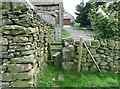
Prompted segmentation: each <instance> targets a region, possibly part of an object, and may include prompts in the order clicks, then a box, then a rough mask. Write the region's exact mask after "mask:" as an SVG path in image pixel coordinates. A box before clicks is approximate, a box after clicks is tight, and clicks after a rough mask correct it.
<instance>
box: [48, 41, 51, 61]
mask: <svg viewBox="0 0 120 89" xmlns="http://www.w3.org/2000/svg"><path fill="white" fill-rule="evenodd" d="M50 45H51V44H50V43H48V60H51V59H52V55H51V47H50Z"/></svg>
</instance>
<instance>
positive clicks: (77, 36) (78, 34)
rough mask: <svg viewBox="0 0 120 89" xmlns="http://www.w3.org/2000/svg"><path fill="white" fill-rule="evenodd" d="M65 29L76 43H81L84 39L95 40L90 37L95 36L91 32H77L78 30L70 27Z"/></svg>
mask: <svg viewBox="0 0 120 89" xmlns="http://www.w3.org/2000/svg"><path fill="white" fill-rule="evenodd" d="M64 29H66V30H68V32H69V33H70V35H71V36H70V37H72V38H73V39H74V40H75V41H79V40H80V38H83V40H84V41H90V40H94V38H93V37H90V36H89V35H92V34H93V33H91V32H87V31H82V30H75V29H77V28H73V27H70V26H67V27H64Z"/></svg>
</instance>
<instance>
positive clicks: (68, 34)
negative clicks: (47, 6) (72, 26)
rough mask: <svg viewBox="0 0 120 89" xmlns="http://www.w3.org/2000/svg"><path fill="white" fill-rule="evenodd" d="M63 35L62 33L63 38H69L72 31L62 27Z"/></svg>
mask: <svg viewBox="0 0 120 89" xmlns="http://www.w3.org/2000/svg"><path fill="white" fill-rule="evenodd" d="M61 35H62V38H67V37H69V36H70V33H69V32H68V31H67V30H65V29H62V31H61Z"/></svg>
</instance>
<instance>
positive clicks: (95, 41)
mask: <svg viewBox="0 0 120 89" xmlns="http://www.w3.org/2000/svg"><path fill="white" fill-rule="evenodd" d="M91 46H93V47H96V48H99V47H100V41H99V40H94V41H91Z"/></svg>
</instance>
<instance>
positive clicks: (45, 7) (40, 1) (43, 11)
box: [30, 0, 64, 27]
mask: <svg viewBox="0 0 120 89" xmlns="http://www.w3.org/2000/svg"><path fill="white" fill-rule="evenodd" d="M30 1H31V3H32V4H33V5H34V6H36V7H37V9H38V10H37V12H38V14H39V15H40V16H41V17H42V18H43V19H44V20H45V21H47V22H48V23H50V24H53V25H55V26H57V27H63V13H64V8H63V0H30Z"/></svg>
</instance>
